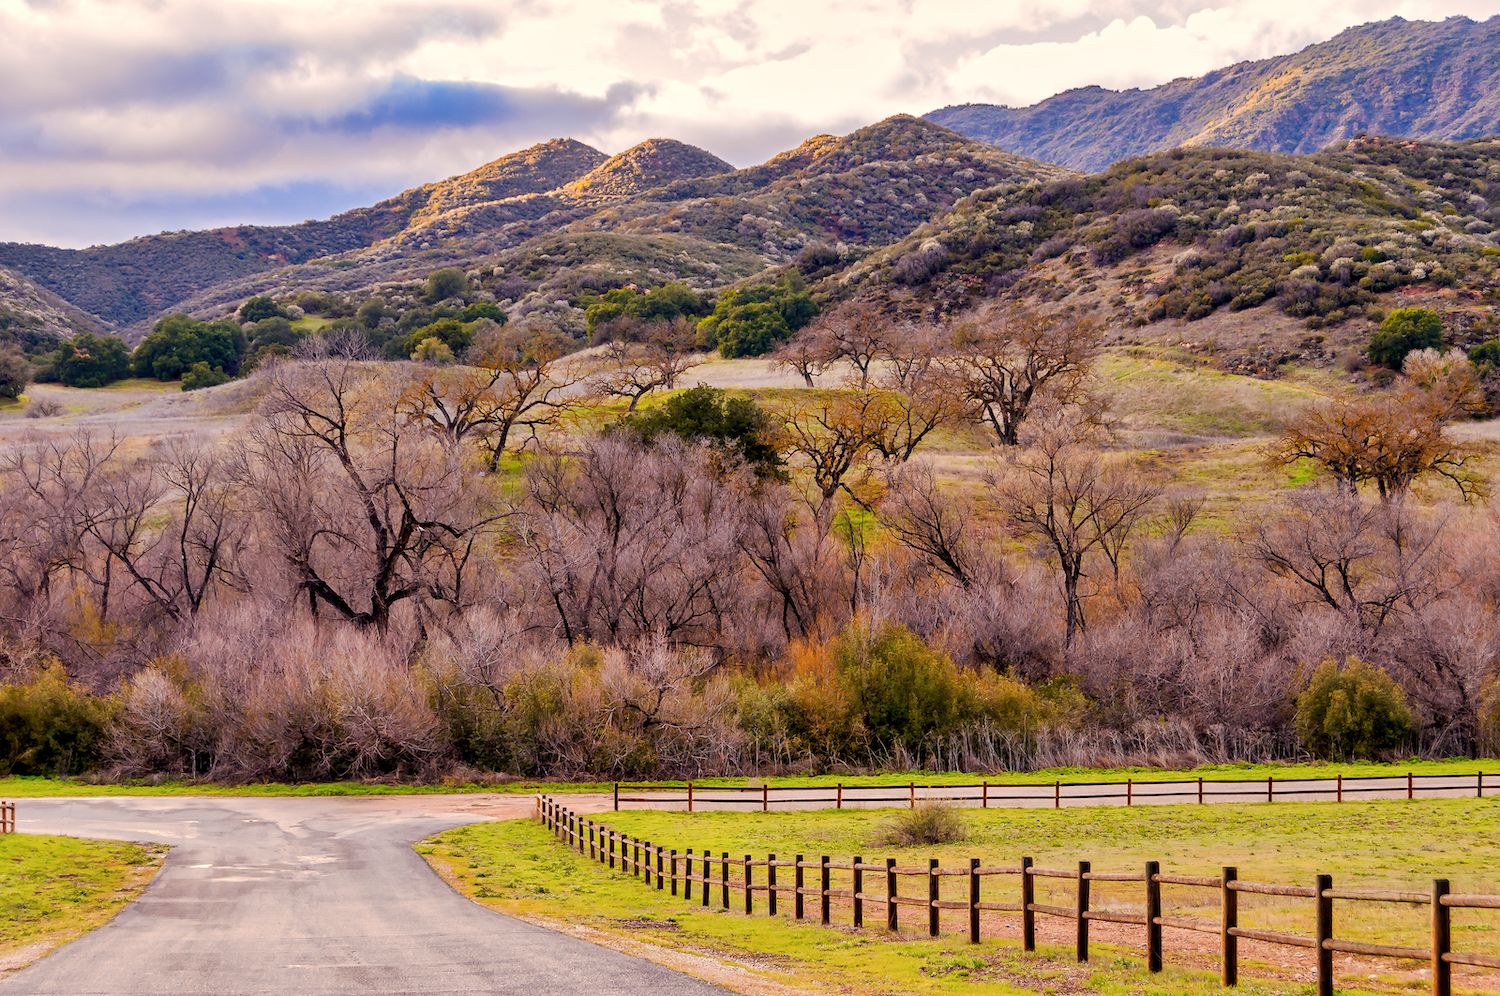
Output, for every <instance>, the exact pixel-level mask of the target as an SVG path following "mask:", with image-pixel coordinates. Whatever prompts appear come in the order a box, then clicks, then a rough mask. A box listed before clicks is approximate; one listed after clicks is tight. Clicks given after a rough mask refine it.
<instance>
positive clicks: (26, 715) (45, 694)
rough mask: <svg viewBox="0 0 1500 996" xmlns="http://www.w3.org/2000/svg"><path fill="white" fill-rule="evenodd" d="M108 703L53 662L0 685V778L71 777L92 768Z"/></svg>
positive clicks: (108, 710)
mask: <svg viewBox="0 0 1500 996" xmlns="http://www.w3.org/2000/svg"><path fill="white" fill-rule="evenodd" d="M111 712H112V708H111V703H110V702H109V700H107V699H101V698H99V697H98V696H95V695H92V694H90V693H89V692H88V691H87V690H86V689H84V688H82V687H81V686H79V685H75V684H74V683H72V682H70V681H69V680H68V677H67V674H66V673H65V672H64V671H63V666H62V665H61V664H60V663H58V662H57V661H53V662H51V663H50V664H48V665H46V666H45V667H42V668H40V669H38V670H36V671H33V672H32V673H31V674H30V675H28V676H27V677H26V679H25V680H24V681H19V682H12V683H10V684H6V685H0V775H76V774H80V773H82V772H84V771H87V770H89V769H91V768H93V767H95V766H96V765H97V764H98V761H99V757H100V749H101V746H102V744H103V742H104V735H105V732H106V729H107V727H108V725H109V721H110V714H111Z"/></svg>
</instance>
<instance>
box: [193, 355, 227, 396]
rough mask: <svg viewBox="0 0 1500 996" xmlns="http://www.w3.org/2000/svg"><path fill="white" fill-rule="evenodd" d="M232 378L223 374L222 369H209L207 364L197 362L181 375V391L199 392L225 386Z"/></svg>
mask: <svg viewBox="0 0 1500 996" xmlns="http://www.w3.org/2000/svg"><path fill="white" fill-rule="evenodd" d="M231 380H234V378H233V377H231V376H229V375H228V374H227V373H225V372H224V369H223V368H222V367H210V366H209V365H208V364H207V363H203V362H201V361H200V362H198V363H194V364H193V365H192V366H190V367H188V368H187V370H186V372H184V373H183V375H182V389H183V390H184V391H201V390H202V389H203V388H205V387H218V386H219V385H220V384H227V383H229V382H230V381H231Z"/></svg>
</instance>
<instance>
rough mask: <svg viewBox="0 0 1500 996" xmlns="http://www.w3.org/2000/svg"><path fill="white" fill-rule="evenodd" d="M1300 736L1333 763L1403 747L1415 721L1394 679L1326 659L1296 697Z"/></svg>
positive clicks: (1353, 662) (1356, 663)
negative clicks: (1341, 665)
mask: <svg viewBox="0 0 1500 996" xmlns="http://www.w3.org/2000/svg"><path fill="white" fill-rule="evenodd" d="M1296 713H1297V714H1296V727H1297V736H1299V737H1300V738H1301V739H1302V743H1303V745H1304V746H1305V747H1306V748H1307V749H1308V750H1309V751H1311V752H1312V753H1313V754H1315V755H1317V756H1318V757H1321V758H1326V759H1330V760H1348V759H1352V758H1370V757H1375V756H1376V755H1378V754H1381V753H1384V752H1386V751H1391V750H1394V749H1396V748H1397V747H1400V746H1402V745H1404V744H1405V743H1406V742H1407V741H1408V740H1409V739H1410V738H1411V735H1412V730H1413V729H1414V728H1415V725H1416V724H1415V722H1414V720H1413V718H1412V713H1411V710H1410V709H1409V708H1408V707H1407V704H1406V695H1405V693H1404V692H1402V691H1401V688H1400V686H1398V685H1397V684H1396V683H1395V682H1394V681H1393V680H1391V676H1390V675H1388V674H1386V673H1385V672H1384V671H1382V670H1381V669H1380V668H1378V667H1376V666H1375V665H1373V664H1367V663H1365V662H1364V661H1362V660H1360V659H1358V658H1357V657H1350V658H1349V659H1348V660H1347V661H1345V662H1344V665H1343V667H1340V666H1339V665H1338V663H1337V662H1336V661H1334V660H1331V659H1330V660H1326V661H1324V662H1323V663H1322V664H1320V665H1318V669H1317V670H1316V671H1314V672H1313V675H1312V680H1311V681H1309V682H1308V684H1307V688H1306V689H1305V690H1303V692H1302V693H1301V694H1300V695H1298V696H1297V710H1296Z"/></svg>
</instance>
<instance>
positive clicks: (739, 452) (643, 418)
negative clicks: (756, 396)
mask: <svg viewBox="0 0 1500 996" xmlns="http://www.w3.org/2000/svg"><path fill="white" fill-rule="evenodd" d="M620 425H621V426H622V427H623V428H624V429H626V430H627V431H629V432H631V433H634V434H635V435H636V436H637V437H639V438H640V439H641V441H642V442H645V443H651V442H653V441H655V440H656V439H657V438H659V437H660V436H662V435H664V434H671V435H675V436H678V437H680V438H682V439H687V440H706V441H708V442H710V443H712V444H714V445H715V446H717V447H719V448H720V449H722V450H724V451H725V452H728V453H732V454H733V455H734V456H735V457H737V458H738V459H740V460H743V461H744V462H745V464H746V465H748V466H750V467H752V468H754V470H755V473H756V475H757V476H759V477H772V476H776V475H778V474H779V473H780V472H781V454H780V453H778V452H777V451H776V447H775V445H774V444H773V442H772V426H771V420H770V418H769V416H767V415H766V413H765V412H764V411H762V410H761V408H760V406H759V405H757V404H756V403H755V402H754V401H752V400H750V399H749V398H731V397H728V396H727V395H725V393H724V392H723V391H721V390H719V389H717V388H713V387H704V386H699V387H693V388H689V389H688V390H686V391H682V392H681V393H679V394H674V395H672V396H671V397H670V398H668V399H667V400H666V401H665V402H664V403H663V404H660V405H658V406H656V407H655V408H651V409H649V410H647V411H642V412H636V413H635V414H633V415H629V416H627V417H626V418H625V419H623V420H622V421H621V423H620Z"/></svg>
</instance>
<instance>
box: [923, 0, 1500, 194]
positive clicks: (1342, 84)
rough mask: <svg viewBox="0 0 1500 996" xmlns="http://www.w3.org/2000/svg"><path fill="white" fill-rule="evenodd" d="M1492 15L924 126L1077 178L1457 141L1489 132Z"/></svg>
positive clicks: (1355, 35)
mask: <svg viewBox="0 0 1500 996" xmlns="http://www.w3.org/2000/svg"><path fill="white" fill-rule="evenodd" d="M1496 51H1500V15H1495V16H1492V17H1490V18H1488V19H1486V20H1483V21H1475V20H1472V19H1470V18H1467V17H1450V18H1448V19H1446V20H1443V21H1406V20H1403V19H1401V18H1391V19H1389V20H1386V21H1377V22H1374V23H1371V24H1364V25H1359V26H1356V27H1352V28H1348V29H1346V30H1344V31H1342V32H1340V33H1339V34H1338V35H1335V36H1334V37H1333V38H1331V39H1329V40H1327V41H1324V42H1319V43H1317V44H1314V45H1310V46H1308V47H1306V48H1304V49H1302V50H1301V51H1300V52H1295V53H1292V54H1290V55H1283V56H1276V57H1274V58H1270V59H1262V60H1257V61H1247V62H1240V63H1236V64H1235V65H1232V66H1227V67H1224V68H1222V69H1216V70H1213V71H1212V72H1209V73H1206V74H1204V75H1203V76H1199V77H1187V78H1181V79H1176V80H1172V81H1171V82H1168V83H1164V84H1161V85H1160V86H1156V87H1151V88H1149V89H1134V90H1108V89H1105V88H1103V87H1098V86H1091V87H1081V88H1077V89H1073V90H1067V91H1064V92H1063V93H1060V94H1056V95H1054V96H1052V97H1049V98H1047V99H1046V100H1043V101H1040V102H1038V103H1036V104H1032V105H1030V106H1027V107H1007V106H1002V105H996V104H958V105H950V106H948V107H943V108H938V109H937V110H934V111H931V112H929V113H928V114H927V115H925V117H926V118H927V119H928V120H930V121H935V122H937V123H939V124H942V125H945V126H946V127H950V128H953V129H954V130H956V131H959V132H962V133H963V134H966V135H968V136H969V137H971V138H978V139H980V140H982V141H987V142H991V143H992V144H996V145H999V146H1000V147H1002V148H1006V149H1010V150H1013V151H1015V152H1019V153H1022V154H1025V155H1029V156H1034V157H1036V158H1039V159H1043V160H1045V161H1047V162H1055V163H1059V164H1061V165H1065V166H1068V167H1070V168H1073V169H1078V170H1082V171H1085V172H1098V171H1099V170H1102V169H1104V168H1106V167H1108V166H1109V165H1111V164H1112V163H1115V162H1118V161H1120V160H1121V159H1125V158H1129V157H1131V156H1136V155H1143V154H1146V153H1150V152H1157V151H1161V150H1163V149H1167V148H1173V147H1177V146H1184V145H1218V146H1225V147H1230V148H1249V149H1258V150H1263V151H1272V152H1299V153H1312V152H1316V151H1319V150H1320V149H1323V148H1326V147H1328V146H1330V145H1332V144H1335V143H1336V142H1339V141H1343V140H1346V139H1349V138H1353V137H1355V136H1356V135H1360V134H1383V135H1391V136H1398V137H1414V138H1422V139H1427V140H1438V141H1462V140H1465V139H1469V138H1481V137H1484V136H1486V135H1491V134H1496V133H1500V60H1497V59H1496V58H1495V55H1494V53H1495V52H1496Z"/></svg>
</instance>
